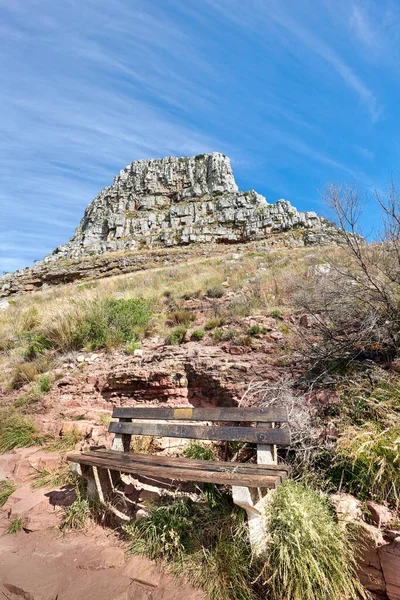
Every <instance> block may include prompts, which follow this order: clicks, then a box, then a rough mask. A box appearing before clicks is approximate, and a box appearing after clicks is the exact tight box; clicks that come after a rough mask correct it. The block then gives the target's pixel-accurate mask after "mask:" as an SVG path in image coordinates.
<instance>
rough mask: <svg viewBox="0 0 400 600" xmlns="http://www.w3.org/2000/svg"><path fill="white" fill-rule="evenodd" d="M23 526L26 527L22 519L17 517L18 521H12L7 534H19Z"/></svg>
mask: <svg viewBox="0 0 400 600" xmlns="http://www.w3.org/2000/svg"><path fill="white" fill-rule="evenodd" d="M23 525H24V523H23V520H22V517H17V518H16V519H13V520H12V521H11V523H10V524H9V526H8V529H7V533H10V534H13V533H18V531H21V529H22V527H23Z"/></svg>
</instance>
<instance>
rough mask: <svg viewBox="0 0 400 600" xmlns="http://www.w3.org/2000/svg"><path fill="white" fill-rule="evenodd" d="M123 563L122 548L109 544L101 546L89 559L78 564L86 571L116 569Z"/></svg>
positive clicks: (123, 554)
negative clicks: (104, 546)
mask: <svg viewBox="0 0 400 600" xmlns="http://www.w3.org/2000/svg"><path fill="white" fill-rule="evenodd" d="M124 563H125V553H124V551H123V550H122V548H118V547H117V546H111V547H108V548H102V549H101V550H100V551H99V552H98V553H97V554H96V555H95V556H93V557H92V558H91V559H90V560H87V561H85V562H84V563H82V564H80V565H79V568H80V569H85V570H87V571H100V570H103V569H116V568H118V567H121V566H122V565H123V564H124Z"/></svg>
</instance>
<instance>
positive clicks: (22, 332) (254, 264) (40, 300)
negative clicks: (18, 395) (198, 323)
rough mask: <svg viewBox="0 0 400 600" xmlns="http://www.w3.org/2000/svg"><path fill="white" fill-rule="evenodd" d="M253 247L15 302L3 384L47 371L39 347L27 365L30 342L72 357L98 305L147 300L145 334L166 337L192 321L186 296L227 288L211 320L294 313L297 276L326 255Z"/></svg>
mask: <svg viewBox="0 0 400 600" xmlns="http://www.w3.org/2000/svg"><path fill="white" fill-rule="evenodd" d="M255 247H256V246H254V245H251V244H249V245H248V246H245V247H241V248H240V249H238V250H236V249H235V252H240V258H237V257H236V254H230V253H228V252H227V253H226V254H225V255H223V256H221V255H217V256H215V257H212V256H211V257H209V258H200V259H194V260H191V261H190V262H186V263H182V264H177V265H175V266H173V267H161V268H157V269H151V270H149V271H142V272H136V273H132V274H125V275H118V276H115V277H110V278H106V279H102V280H99V281H98V282H96V285H95V286H93V285H86V284H85V285H82V284H68V285H63V286H58V287H54V288H49V289H48V290H43V291H40V292H34V293H32V294H27V295H23V296H20V297H18V298H16V299H12V304H11V306H10V308H9V309H8V310H7V311H2V314H1V315H0V365H1V364H3V365H4V369H0V373H1V375H0V382H2V383H7V382H9V381H10V378H11V379H12V380H15V384H16V385H23V383H25V382H27V381H33V380H35V379H36V378H37V375H38V374H40V373H43V372H45V371H44V369H43V367H41V366H40V361H39V362H36V361H37V360H38V359H41V358H42V357H43V356H46V352H45V353H44V354H41V353H40V345H39V356H36V357H35V361H34V364H35V365H36V366H35V367H33V366H31V364H29V366H28V365H27V364H24V363H28V362H29V363H32V361H26V360H24V359H23V357H24V356H26V354H27V353H28V354H29V351H31V349H32V343H34V344H35V346H34V349H35V351H36V350H37V340H39V342H40V344H42V345H43V344H47V343H49V344H50V345H51V346H52V347H53V348H55V349H56V350H57V351H58V352H61V353H62V352H67V351H69V350H70V349H72V348H74V347H75V344H76V331H77V328H78V327H79V326H80V325H81V324H82V323H83V322H84V321H85V319H87V318H88V315H90V314H93V309H94V306H96V305H99V304H101V302H102V301H103V300H105V299H107V298H114V299H115V298H123V299H131V298H132V299H138V298H142V299H144V300H147V301H149V303H150V304H151V307H152V311H153V317H152V319H151V321H150V323H149V325H148V327H147V329H146V330H145V331H144V335H146V334H154V333H155V334H157V335H161V336H163V337H167V336H168V334H169V333H170V331H171V329H172V328H173V327H174V326H176V325H174V323H175V322H176V319H175V317H177V318H178V321H181V317H182V315H183V317H184V318H185V319H186V320H189V317H190V320H191V319H192V316H191V313H190V312H189V311H188V310H187V308H186V307H185V298H198V297H199V296H204V295H206V293H207V290H212V289H218V290H219V289H221V288H222V289H223V290H226V292H229V297H228V294H225V295H224V296H223V297H220V298H218V297H217V298H214V299H212V300H211V301H212V303H213V308H212V309H211V314H209V315H208V319H210V318H224V317H226V316H232V317H243V316H247V315H250V314H251V315H253V314H257V313H258V314H269V313H270V312H271V310H274V309H276V308H277V307H282V305H286V306H289V307H290V285H289V282H290V280H291V278H293V277H295V276H296V275H299V274H301V275H304V274H305V273H306V271H307V268H308V266H310V265H312V264H316V263H319V262H323V261H324V252H325V251H324V250H323V249H321V248H316V249H314V248H313V249H312V250H310V249H308V248H299V249H296V250H293V249H287V248H280V249H277V250H275V249H274V250H272V251H271V250H268V249H261V250H258V251H257V252H254V248H255ZM217 296H219V294H217ZM185 311H187V312H185ZM171 317H173V318H171ZM174 319H175V321H174V323H173V322H172V321H173V320H174ZM189 322H190V321H189ZM32 339H33V340H34V342H32ZM10 368H12V371H13V373H11V376H10V372H9V370H10ZM35 369H36V371H37V372H35Z"/></svg>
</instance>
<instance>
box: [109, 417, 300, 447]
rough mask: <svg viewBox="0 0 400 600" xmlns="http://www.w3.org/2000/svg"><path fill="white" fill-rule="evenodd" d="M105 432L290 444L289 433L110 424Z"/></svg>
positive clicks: (170, 424)
mask: <svg viewBox="0 0 400 600" xmlns="http://www.w3.org/2000/svg"><path fill="white" fill-rule="evenodd" d="M108 431H109V432H110V433H123V434H129V435H150V436H155V437H177V438H185V439H192V440H212V441H226V442H228V441H229V442H250V443H253V444H275V445H277V446H287V445H289V444H290V431H289V429H272V428H265V429H264V428H261V427H223V426H221V427H219V426H210V427H209V426H206V425H176V424H173V423H146V422H142V423H117V422H111V423H110V425H109V428H108Z"/></svg>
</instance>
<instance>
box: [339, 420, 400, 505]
mask: <svg viewBox="0 0 400 600" xmlns="http://www.w3.org/2000/svg"><path fill="white" fill-rule="evenodd" d="M399 464H400V423H398V424H396V425H392V426H390V427H387V428H385V429H384V428H382V427H381V426H379V425H378V424H376V423H372V422H369V423H365V424H364V425H363V426H360V427H349V428H348V429H346V430H345V431H344V433H342V435H341V436H340V437H339V440H338V442H337V446H336V458H335V465H336V467H337V468H338V469H339V472H340V479H341V481H342V484H343V485H344V487H345V488H346V489H347V490H348V491H349V492H351V493H353V494H356V495H357V496H358V497H359V498H361V499H367V498H373V499H374V500H376V501H378V502H389V503H390V504H392V505H393V506H396V507H399V506H400V496H399V493H400V469H399ZM336 475H339V473H336Z"/></svg>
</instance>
